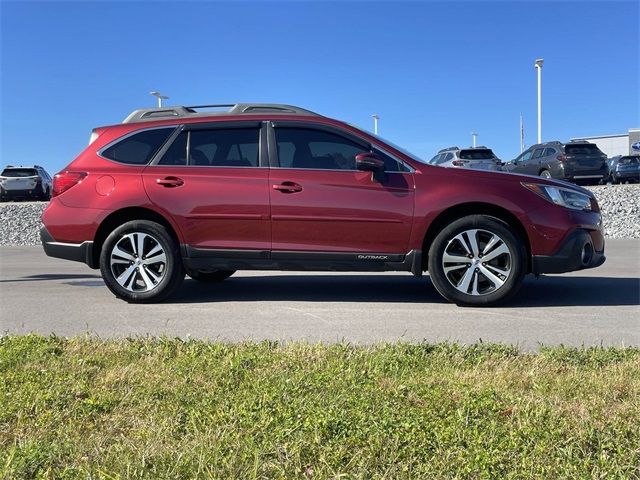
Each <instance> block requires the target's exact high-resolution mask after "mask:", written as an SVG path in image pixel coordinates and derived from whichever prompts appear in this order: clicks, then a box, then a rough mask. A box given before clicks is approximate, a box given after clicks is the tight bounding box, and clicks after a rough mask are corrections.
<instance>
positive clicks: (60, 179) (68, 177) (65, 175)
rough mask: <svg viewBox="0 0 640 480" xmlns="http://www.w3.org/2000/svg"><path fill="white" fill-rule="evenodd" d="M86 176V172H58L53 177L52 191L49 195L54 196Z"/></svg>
mask: <svg viewBox="0 0 640 480" xmlns="http://www.w3.org/2000/svg"><path fill="white" fill-rule="evenodd" d="M86 176H87V172H69V171H67V172H60V173H57V174H56V175H55V177H53V191H52V192H51V196H53V197H56V196H58V195H60V194H62V193H64V192H66V191H67V190H69V189H70V188H71V187H73V186H74V185H77V184H79V183H80V182H82V180H84V177H86Z"/></svg>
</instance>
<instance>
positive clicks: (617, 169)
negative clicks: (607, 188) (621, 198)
mask: <svg viewBox="0 0 640 480" xmlns="http://www.w3.org/2000/svg"><path fill="white" fill-rule="evenodd" d="M607 165H608V167H609V176H608V181H610V182H611V183H621V182H636V183H638V182H640V155H618V156H616V157H611V158H610V159H609V160H608V161H607Z"/></svg>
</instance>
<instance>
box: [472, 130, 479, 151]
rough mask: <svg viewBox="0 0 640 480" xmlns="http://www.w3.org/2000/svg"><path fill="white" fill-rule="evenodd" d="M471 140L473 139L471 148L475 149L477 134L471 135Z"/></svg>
mask: <svg viewBox="0 0 640 480" xmlns="http://www.w3.org/2000/svg"><path fill="white" fill-rule="evenodd" d="M471 138H473V148H476V139H477V138H478V134H477V133H472V134H471Z"/></svg>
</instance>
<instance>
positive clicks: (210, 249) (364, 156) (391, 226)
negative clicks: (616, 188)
mask: <svg viewBox="0 0 640 480" xmlns="http://www.w3.org/2000/svg"><path fill="white" fill-rule="evenodd" d="M42 220H43V223H44V227H43V228H42V231H41V237H42V243H43V246H44V250H45V252H46V253H47V255H50V256H52V257H59V258H65V259H68V260H76V261H81V262H84V263H86V264H87V265H88V266H89V267H91V268H95V269H97V268H99V269H100V270H101V272H102V276H103V278H104V281H105V283H106V285H107V287H108V288H109V289H110V290H111V291H112V292H113V293H114V294H115V295H116V296H117V297H119V298H122V299H124V300H127V301H129V302H154V301H160V300H163V299H165V298H167V297H168V296H169V295H171V294H172V293H173V292H175V291H176V289H177V288H178V287H179V286H180V284H181V283H182V281H183V279H184V276H185V273H186V274H187V275H189V276H190V277H191V278H193V279H195V280H197V281H201V282H219V281H222V280H224V279H226V278H228V277H229V276H231V275H232V274H233V273H234V272H235V271H236V270H242V269H246V270H248V269H267V270H274V269H276V270H333V271H390V270H394V271H408V272H411V273H413V274H414V275H418V276H420V275H422V274H423V272H425V271H428V272H429V275H430V277H431V280H432V282H433V284H434V286H435V288H436V289H437V290H438V292H440V293H441V294H442V296H444V297H445V298H446V299H448V300H450V301H452V302H455V303H456V304H458V305H469V306H484V305H490V304H495V303H496V302H499V301H503V300H505V299H506V298H508V297H510V296H511V295H513V294H514V293H515V292H516V291H517V290H518V288H519V287H520V285H521V283H522V280H523V277H524V276H525V274H527V273H533V274H540V273H561V272H567V271H572V270H578V269H582V268H591V267H597V266H599V265H601V264H602V263H603V262H604V259H605V257H604V237H603V231H602V222H601V215H600V212H599V208H598V204H597V202H596V200H595V198H594V197H593V195H592V194H591V193H590V192H589V191H588V190H585V189H582V188H580V187H577V186H575V185H572V184H567V183H563V182H558V181H554V180H548V179H542V178H537V177H530V176H523V175H515V174H510V173H496V172H482V171H477V170H462V169H447V168H441V167H436V166H431V165H427V164H426V163H424V162H423V161H422V160H420V159H418V158H416V157H415V156H413V155H411V154H409V153H408V152H406V151H404V150H403V149H401V148H399V147H397V146H395V145H394V144H392V143H389V142H387V141H385V140H382V139H381V138H379V137H377V136H373V135H371V134H369V133H366V132H364V131H362V130H360V129H358V128H356V127H353V126H351V125H348V124H346V123H344V122H340V121H337V120H333V119H330V118H327V117H324V116H321V115H317V114H315V113H313V112H310V111H308V110H304V109H301V108H298V107H293V106H289V105H270V104H269V105H268V104H236V105H215V106H203V107H167V108H153V109H145V110H136V111H135V112H133V113H132V114H131V115H129V117H127V118H126V119H125V121H124V122H123V123H122V124H119V125H114V126H109V127H101V128H96V129H95V130H94V131H93V134H92V136H91V142H90V145H89V147H87V148H86V149H85V150H84V151H83V152H82V153H81V154H80V155H79V156H78V157H77V158H76V159H75V160H74V161H72V162H71V163H70V164H69V165H68V166H67V167H66V168H65V169H64V170H63V171H62V172H60V173H58V174H57V175H56V176H55V179H54V185H53V199H52V200H51V203H50V205H49V207H48V208H47V209H46V211H45V212H44V214H43V218H42Z"/></svg>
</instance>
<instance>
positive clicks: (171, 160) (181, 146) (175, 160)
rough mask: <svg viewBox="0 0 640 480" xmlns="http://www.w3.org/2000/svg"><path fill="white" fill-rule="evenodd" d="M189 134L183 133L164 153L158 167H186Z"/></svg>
mask: <svg viewBox="0 0 640 480" xmlns="http://www.w3.org/2000/svg"><path fill="white" fill-rule="evenodd" d="M188 135H189V133H188V132H182V133H181V134H180V135H178V137H177V138H176V139H175V140H174V141H173V143H172V144H171V146H170V147H169V149H168V150H167V151H166V152H165V153H164V155H163V156H162V158H161V159H160V161H159V162H158V165H186V164H187V137H188Z"/></svg>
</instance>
